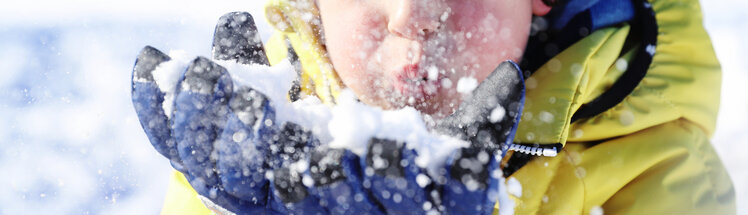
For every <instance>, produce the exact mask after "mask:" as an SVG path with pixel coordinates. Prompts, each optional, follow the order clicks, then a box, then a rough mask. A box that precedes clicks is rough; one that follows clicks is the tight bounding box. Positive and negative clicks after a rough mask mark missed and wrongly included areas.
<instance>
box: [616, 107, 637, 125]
mask: <svg viewBox="0 0 748 215" xmlns="http://www.w3.org/2000/svg"><path fill="white" fill-rule="evenodd" d="M619 121H620V122H621V125H623V126H629V125H631V124H634V113H633V112H631V111H630V110H624V111H622V112H621V115H620V116H619Z"/></svg>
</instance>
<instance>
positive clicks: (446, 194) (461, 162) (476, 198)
mask: <svg viewBox="0 0 748 215" xmlns="http://www.w3.org/2000/svg"><path fill="white" fill-rule="evenodd" d="M524 98H525V88H524V80H523V76H522V72H521V71H520V69H519V67H518V66H517V65H516V64H515V63H514V62H512V61H505V62H503V63H501V64H500V65H499V66H498V67H497V68H496V69H495V70H494V72H493V73H491V75H489V76H488V78H486V79H485V80H484V81H483V82H482V83H481V84H480V85H478V87H477V88H476V89H475V90H474V91H473V92H472V94H471V95H470V96H469V97H468V98H467V99H465V100H464V101H463V102H462V104H460V107H459V108H458V109H457V111H456V112H455V113H454V114H452V115H450V116H449V117H447V118H445V119H443V120H442V121H440V122H439V124H438V130H439V131H441V132H442V133H444V134H449V135H451V136H456V137H459V138H462V139H465V140H468V141H469V142H470V143H471V145H470V147H468V148H464V149H462V150H460V151H459V152H457V153H455V154H454V155H453V157H452V158H451V159H450V160H449V161H448V162H447V166H446V167H445V170H446V172H447V174H446V175H447V176H446V177H445V178H446V181H445V182H444V183H443V190H442V194H443V197H442V201H443V202H442V204H443V205H444V206H445V211H444V212H446V213H448V214H489V213H491V212H492V211H493V207H494V204H495V203H496V201H497V200H498V198H499V190H498V188H499V184H498V183H500V178H501V176H502V172H501V170H500V168H499V163H500V161H501V158H502V157H503V156H504V154H505V153H506V151H507V150H508V149H509V145H510V144H511V143H512V141H513V139H514V133H515V132H516V130H517V125H518V124H519V120H520V116H521V115H522V107H523V106H524Z"/></svg>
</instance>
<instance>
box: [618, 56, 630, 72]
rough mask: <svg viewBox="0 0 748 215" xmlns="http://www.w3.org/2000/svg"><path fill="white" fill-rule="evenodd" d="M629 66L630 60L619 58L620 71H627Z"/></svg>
mask: <svg viewBox="0 0 748 215" xmlns="http://www.w3.org/2000/svg"><path fill="white" fill-rule="evenodd" d="M628 68H629V62H628V61H627V60H626V59H623V58H619V59H618V60H616V69H618V70H619V71H626V69H628Z"/></svg>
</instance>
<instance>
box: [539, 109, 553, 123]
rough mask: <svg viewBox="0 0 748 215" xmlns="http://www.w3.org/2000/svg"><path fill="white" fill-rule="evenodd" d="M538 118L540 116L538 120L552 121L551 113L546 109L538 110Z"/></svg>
mask: <svg viewBox="0 0 748 215" xmlns="http://www.w3.org/2000/svg"><path fill="white" fill-rule="evenodd" d="M538 118H540V121H543V122H545V123H551V122H553V114H552V113H549V112H547V111H540V114H539V115H538Z"/></svg>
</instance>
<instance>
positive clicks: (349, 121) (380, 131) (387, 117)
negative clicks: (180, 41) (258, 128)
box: [153, 50, 503, 171]
mask: <svg viewBox="0 0 748 215" xmlns="http://www.w3.org/2000/svg"><path fill="white" fill-rule="evenodd" d="M169 55H170V57H171V60H170V61H167V62H164V63H162V64H160V65H159V66H158V67H157V68H156V69H155V70H154V71H153V77H154V79H155V81H156V83H157V84H158V85H159V88H160V89H161V91H163V92H164V93H165V94H166V96H165V99H164V105H163V109H164V112H165V113H171V110H173V107H172V105H173V100H174V93H175V90H176V86H177V81H178V80H179V76H180V75H181V74H182V73H183V72H184V71H185V70H186V69H187V67H188V66H189V63H190V62H191V60H192V59H194V58H195V56H190V55H188V54H186V52H185V51H182V50H176V51H170V52H169ZM215 62H216V63H217V64H219V65H221V66H223V67H224V68H226V70H227V71H228V72H229V74H230V75H231V77H232V79H233V80H234V84H235V85H234V86H235V87H234V89H239V86H249V87H251V88H252V89H255V90H257V91H259V92H262V93H264V94H265V95H266V96H267V97H268V98H269V99H270V100H271V101H272V105H273V108H275V110H276V124H278V125H280V124H282V123H284V122H288V121H290V122H294V123H296V124H299V125H301V126H303V127H305V128H307V129H309V130H311V131H312V133H313V134H314V135H315V136H316V137H317V138H319V139H320V141H321V142H322V144H324V145H328V146H329V147H331V148H342V149H348V150H350V151H351V152H353V153H356V154H358V155H359V156H364V155H365V154H366V150H367V144H368V141H369V140H370V139H371V138H382V139H391V140H396V141H400V142H405V143H406V146H407V147H408V148H410V149H414V150H416V151H417V152H418V154H419V156H418V158H417V159H416V164H417V165H419V166H420V167H423V168H428V169H429V170H432V171H434V170H436V169H438V168H439V167H441V166H443V165H444V163H445V161H446V158H447V157H448V156H449V155H450V154H451V153H452V152H455V151H456V150H457V149H459V148H462V147H467V146H469V143H468V142H465V141H463V140H459V139H455V138H452V137H449V136H446V135H441V134H436V133H433V132H430V131H429V129H428V128H427V126H426V124H425V123H424V120H423V118H422V116H421V114H420V112H418V111H417V110H415V109H413V108H412V107H406V108H403V109H398V110H382V109H381V108H378V107H372V106H368V105H365V104H362V103H360V102H358V101H357V99H356V97H355V95H354V94H353V92H352V91H350V90H344V91H343V92H342V93H341V95H340V97H339V99H338V103H337V104H336V105H335V106H333V107H329V106H327V105H324V104H322V103H321V102H320V100H319V99H317V98H316V97H307V98H303V99H301V100H299V101H296V102H293V103H291V102H288V100H287V98H286V94H287V92H288V89H290V88H291V85H292V84H293V80H295V78H296V72H295V70H294V67H293V66H292V65H291V63H289V62H288V61H284V62H282V63H279V64H278V65H275V66H272V67H268V66H264V65H258V64H253V65H245V64H240V63H236V62H234V61H220V60H217V61H215ZM502 110H503V109H502Z"/></svg>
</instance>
